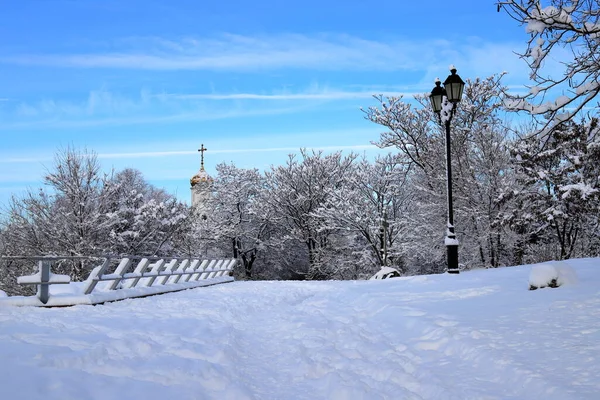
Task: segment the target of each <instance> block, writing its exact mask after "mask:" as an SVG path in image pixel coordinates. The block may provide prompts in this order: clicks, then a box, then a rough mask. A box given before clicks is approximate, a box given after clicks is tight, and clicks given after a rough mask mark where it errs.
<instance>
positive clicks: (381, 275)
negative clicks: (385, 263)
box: [370, 267, 400, 279]
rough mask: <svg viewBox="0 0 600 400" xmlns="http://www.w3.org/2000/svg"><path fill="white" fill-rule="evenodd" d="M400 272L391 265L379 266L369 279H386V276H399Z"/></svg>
mask: <svg viewBox="0 0 600 400" xmlns="http://www.w3.org/2000/svg"><path fill="white" fill-rule="evenodd" d="M399 277H400V272H398V270H397V269H396V268H392V267H381V269H380V270H379V271H378V272H377V273H376V274H375V275H373V276H372V277H371V278H370V279H388V278H399Z"/></svg>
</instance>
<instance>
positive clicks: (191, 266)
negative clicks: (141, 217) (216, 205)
mask: <svg viewBox="0 0 600 400" xmlns="http://www.w3.org/2000/svg"><path fill="white" fill-rule="evenodd" d="M3 258H5V259H9V258H10V259H25V260H31V261H37V265H38V272H37V273H35V274H33V275H27V276H21V277H19V278H17V283H18V284H20V285H36V286H37V294H36V295H35V296H8V297H1V298H0V306H1V305H19V306H25V305H31V306H40V307H43V306H46V307H52V306H55V307H56V306H72V305H76V304H99V303H105V302H109V301H117V300H123V299H127V298H133V297H143V296H149V295H154V294H161V293H167V292H175V291H179V290H184V289H192V288H196V287H201V286H209V285H215V284H219V283H226V282H232V281H233V280H234V279H233V277H232V276H230V275H231V274H230V272H231V271H232V270H233V267H234V266H235V264H236V259H222V260H202V259H199V258H158V257H147V258H139V257H125V258H115V257H101V258H100V259H101V260H102V259H103V261H102V263H101V264H100V265H98V266H97V267H95V268H94V269H93V270H92V271H91V272H90V274H89V276H88V278H87V279H86V280H85V281H84V282H71V278H70V276H69V275H60V274H54V273H52V267H53V265H54V264H55V263H57V262H64V261H65V260H76V259H83V258H84V257H3ZM131 269H133V271H131V272H128V271H130V270H131ZM111 270H112V272H110V271H111ZM55 285H61V286H63V287H61V288H59V287H57V286H55Z"/></svg>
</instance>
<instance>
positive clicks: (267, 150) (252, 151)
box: [98, 145, 379, 158]
mask: <svg viewBox="0 0 600 400" xmlns="http://www.w3.org/2000/svg"><path fill="white" fill-rule="evenodd" d="M306 148H307V149H308V150H323V151H336V150H357V151H359V150H377V149H379V148H378V147H377V146H374V145H351V146H314V147H310V146H308V147H306ZM282 151H283V152H296V151H298V147H263V148H256V149H217V150H211V153H212V154H242V153H248V154H255V153H272V152H282ZM192 154H198V152H197V151H189V150H183V151H147V152H135V153H101V154H98V158H155V157H170V156H180V155H192Z"/></svg>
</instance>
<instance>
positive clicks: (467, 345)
mask: <svg viewBox="0 0 600 400" xmlns="http://www.w3.org/2000/svg"><path fill="white" fill-rule="evenodd" d="M568 264H569V265H570V266H572V267H573V270H574V271H575V273H576V274H577V276H578V278H579V279H578V281H579V282H578V283H570V284H569V285H565V286H562V287H559V288H557V289H550V288H546V289H539V290H536V291H529V290H527V289H528V286H529V284H528V279H529V273H530V270H531V267H528V266H524V267H515V268H503V269H497V270H481V271H472V272H467V273H462V274H460V275H435V276H420V277H412V278H398V279H389V280H383V281H360V282H235V283H228V284H224V285H219V286H213V287H207V288H200V289H193V290H187V291H183V292H178V293H171V294H165V295H160V296H154V297H149V298H143V299H132V300H124V301H121V302H116V303H112V304H106V305H102V306H75V307H70V308H53V309H41V308H30V307H12V306H4V307H0V398H1V399H10V400H14V399H44V400H46V399H60V400H64V399H138V398H139V399H145V400H148V399H161V400H167V399H236V400H237V399H286V400H288V399H289V400H291V399H311V400H313V399H369V400H371V399H436V400H437V399H461V400H463V399H560V400H566V399H598V398H600V397H599V396H600V259H587V260H573V261H569V262H568Z"/></svg>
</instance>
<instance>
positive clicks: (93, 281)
mask: <svg viewBox="0 0 600 400" xmlns="http://www.w3.org/2000/svg"><path fill="white" fill-rule="evenodd" d="M109 265H110V257H106V259H105V260H104V262H103V263H102V265H99V266H97V267H96V268H94V269H93V270H92V272H91V273H90V276H88V280H89V282H88V286H87V287H86V288H85V291H84V294H90V293H92V292H93V291H94V289H95V288H96V285H97V284H98V281H99V279H100V278H102V275H103V274H104V271H106V268H108V266H109Z"/></svg>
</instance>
